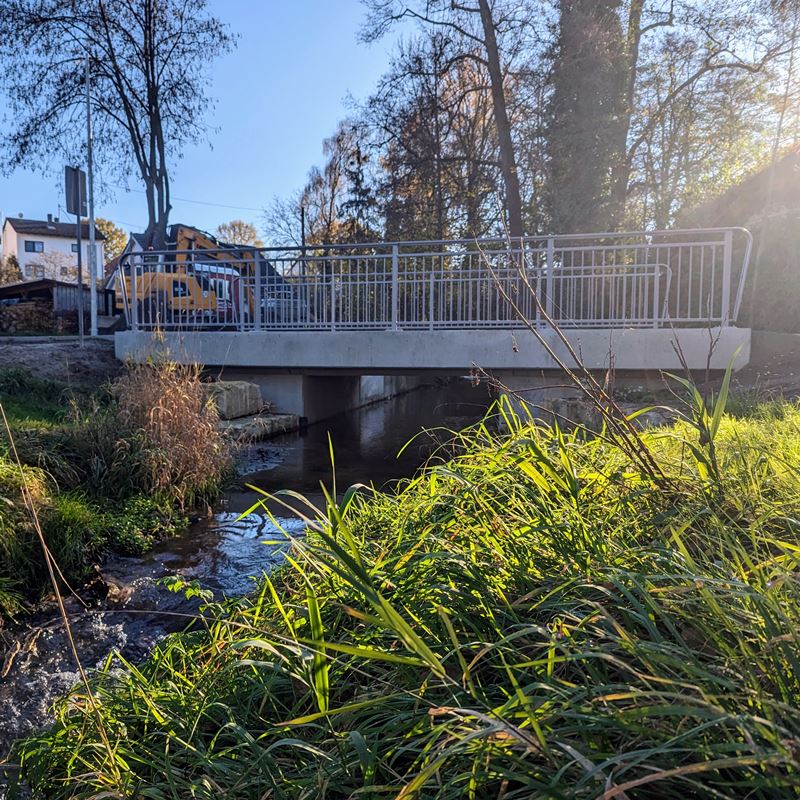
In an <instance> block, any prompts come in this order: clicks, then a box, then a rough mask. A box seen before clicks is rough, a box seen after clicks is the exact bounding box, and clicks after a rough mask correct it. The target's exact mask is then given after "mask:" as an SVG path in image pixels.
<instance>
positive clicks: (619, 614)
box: [14, 399, 800, 800]
mask: <svg viewBox="0 0 800 800" xmlns="http://www.w3.org/2000/svg"><path fill="white" fill-rule="evenodd" d="M722 406H724V399H723V400H722V402H721V404H720V401H717V404H716V405H715V406H713V405H712V407H710V408H708V409H706V408H702V409H699V410H698V409H697V408H695V409H694V410H693V411H692V412H691V413H689V414H687V419H688V421H686V422H680V423H678V424H677V425H676V426H674V427H672V428H670V429H663V430H649V431H647V432H645V433H644V434H643V442H644V444H645V445H646V446H647V448H648V449H649V452H650V453H651V454H652V456H653V458H654V459H655V460H656V462H657V464H658V467H659V469H660V472H661V473H663V475H664V476H665V480H664V481H663V482H655V481H654V479H653V477H652V476H651V475H650V474H647V473H645V472H644V471H643V470H642V469H640V468H639V467H637V466H636V463H638V462H636V463H634V462H632V459H631V458H630V456H629V455H626V454H625V452H623V451H622V450H621V449H620V448H619V447H617V446H615V445H614V444H612V443H611V442H610V441H608V440H607V439H605V438H604V437H603V435H600V436H597V437H592V438H587V437H583V436H581V435H580V434H579V433H577V432H575V433H566V432H564V431H561V430H559V429H557V428H542V427H536V426H533V425H530V424H527V423H525V422H524V421H520V420H519V419H517V418H515V417H513V415H512V414H511V413H510V412H508V411H507V410H506V411H505V412H504V413H505V417H506V420H505V422H506V426H507V428H508V431H509V432H508V434H507V435H504V436H502V437H501V436H498V435H496V434H495V433H494V432H493V430H492V429H491V428H490V427H489V426H488V425H487V424H482V425H479V426H477V427H475V428H474V429H471V430H469V431H466V432H464V433H463V434H461V436H460V437H459V439H458V440H457V442H456V445H457V451H458V455H456V456H455V457H453V458H451V459H450V460H449V461H447V462H446V463H439V464H431V465H429V466H428V467H427V468H425V469H424V470H422V471H420V472H419V474H417V475H416V476H415V477H414V478H413V479H411V480H409V481H406V482H404V483H401V484H399V485H398V487H397V489H396V490H395V491H392V492H389V493H383V494H376V493H373V492H372V491H371V490H367V489H363V488H362V489H360V490H357V489H348V490H347V491H346V492H344V494H340V495H337V494H336V493H335V491H332V492H331V494H330V495H329V496H328V502H327V505H326V508H324V509H319V510H314V509H312V508H310V507H309V518H316V519H317V520H318V521H317V522H316V523H315V525H314V528H315V530H314V531H312V532H311V533H310V534H309V535H308V536H307V537H306V538H300V539H295V540H294V542H293V545H292V548H291V551H290V554H289V557H288V559H287V563H286V565H285V566H284V567H283V568H282V569H281V570H279V571H278V572H277V573H275V574H274V575H272V576H271V577H264V578H263V580H262V582H261V585H260V590H259V592H258V593H256V594H255V595H254V596H252V597H250V598H246V599H244V600H241V601H238V602H233V603H228V604H225V605H209V606H208V607H207V608H206V613H205V617H204V627H201V628H198V627H197V626H196V627H195V628H193V629H191V630H189V631H187V632H185V633H183V634H178V635H174V636H172V637H170V638H168V639H166V640H165V641H163V642H162V643H160V644H159V645H158V646H157V647H156V649H155V651H154V653H153V654H152V656H151V657H150V658H149V659H147V660H146V661H145V662H144V663H143V664H141V665H138V666H135V665H132V664H126V663H125V662H124V661H123V660H122V659H120V658H112V659H109V662H108V663H107V664H106V666H105V668H104V669H101V670H100V671H99V674H97V675H96V677H95V678H94V681H93V695H94V697H95V698H96V700H97V703H98V704H99V708H100V714H101V719H102V725H103V727H104V729H105V731H106V733H107V735H108V737H109V739H110V742H111V747H112V751H113V759H114V763H113V764H111V763H109V756H108V755H107V753H106V751H105V750H104V749H103V748H102V747H101V746H100V742H101V739H100V736H99V731H98V722H97V720H96V718H95V717H94V716H93V714H92V712H91V711H90V708H89V704H88V702H87V697H86V696H85V691H84V690H83V689H82V688H76V689H74V690H73V691H72V692H71V693H70V695H69V696H68V697H67V698H65V699H64V700H63V702H61V703H60V704H59V706H58V708H57V721H56V724H55V726H54V727H53V728H52V729H51V730H49V731H46V732H44V733H42V734H40V735H38V736H35V737H32V738H30V739H28V740H26V741H24V742H22V743H20V744H19V745H18V747H17V748H16V751H15V753H14V757H15V758H16V759H17V760H18V761H19V763H20V764H21V767H22V770H21V774H22V775H23V776H24V778H25V779H26V780H27V781H29V782H30V785H31V786H32V788H33V790H34V792H36V793H38V794H39V795H41V796H44V797H53V798H61V797H63V798H66V797H76V798H90V797H101V796H114V797H121V796H136V797H149V798H184V797H197V798H211V797H223V796H224V797H227V798H263V797H270V798H276V799H278V798H331V799H333V798H373V799H374V798H384V797H387V798H388V797H391V798H404V799H407V798H441V799H442V800H444V798H502V799H503V800H511V799H512V798H604V799H605V800H611V798H622V800H624V799H625V798H628V800H634V798H638V799H642V798H664V799H665V800H666V799H667V798H680V799H681V800H685V798H694V797H697V798H740V797H748V798H754V799H755V798H757V799H759V800H766V799H767V798H770V799H771V798H784V797H789V796H795V795H796V793H797V791H798V789H799V788H800V772H798V769H799V768H800V647H798V645H800V641H799V640H800V569H799V568H798V567H799V566H800V521H798V520H800V473H798V464H800V407H799V406H797V405H790V404H786V403H773V404H770V405H769V406H768V407H765V408H762V409H757V410H756V411H755V412H754V413H753V414H751V415H750V416H746V417H733V416H730V415H724V414H722ZM696 412H698V413H699V412H702V413H701V414H700V417H702V419H700V417H698V414H697V413H696ZM708 436H710V437H711V439H712V441H711V442H709V441H708V440H706V441H703V438H702V437H708ZM711 445H713V458H712V456H711V454H710V447H711Z"/></svg>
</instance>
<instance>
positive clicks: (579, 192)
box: [548, 0, 622, 233]
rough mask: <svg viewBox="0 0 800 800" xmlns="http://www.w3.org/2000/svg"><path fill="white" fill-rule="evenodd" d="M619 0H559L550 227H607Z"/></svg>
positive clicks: (573, 230) (619, 46)
mask: <svg viewBox="0 0 800 800" xmlns="http://www.w3.org/2000/svg"><path fill="white" fill-rule="evenodd" d="M619 8H620V0H561V3H560V11H561V15H560V20H559V33H558V42H557V46H556V57H555V69H554V71H553V94H552V99H551V108H552V116H551V119H550V125H549V130H548V140H549V145H550V146H549V151H550V181H549V192H548V195H549V197H550V214H551V221H552V226H553V230H554V231H556V232H558V233H576V232H585V231H597V230H604V229H605V219H606V218H607V205H608V199H609V182H610V175H609V173H610V163H611V160H612V156H613V153H614V133H615V131H614V127H615V125H616V124H617V113H618V111H619V109H618V98H619V78H620V74H621V67H620V64H619V58H620V55H619V54H620V53H621V52H622V28H621V25H620V18H619Z"/></svg>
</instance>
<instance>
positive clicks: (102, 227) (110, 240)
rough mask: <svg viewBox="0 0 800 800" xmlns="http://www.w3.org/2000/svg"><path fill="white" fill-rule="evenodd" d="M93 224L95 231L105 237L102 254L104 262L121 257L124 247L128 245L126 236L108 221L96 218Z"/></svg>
mask: <svg viewBox="0 0 800 800" xmlns="http://www.w3.org/2000/svg"><path fill="white" fill-rule="evenodd" d="M94 224H95V227H96V228H97V230H98V231H100V233H102V234H103V236H104V237H105V241H104V242H103V252H104V253H105V257H106V261H112V260H113V259H115V258H116V257H117V256H119V255H122V251H123V250H124V249H125V245H126V244H128V234H127V233H125V231H124V230H123V229H122V228H120V227H119V226H118V225H115V224H114V223H113V222H112V221H111V220H110V219H103V218H102V217H97V219H95V221H94Z"/></svg>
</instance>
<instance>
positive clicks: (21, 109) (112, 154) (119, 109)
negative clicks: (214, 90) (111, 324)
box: [0, 0, 234, 249]
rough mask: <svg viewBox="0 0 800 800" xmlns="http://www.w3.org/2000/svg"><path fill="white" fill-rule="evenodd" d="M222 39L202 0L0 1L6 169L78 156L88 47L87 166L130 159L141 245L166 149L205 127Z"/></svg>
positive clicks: (150, 230)
mask: <svg viewBox="0 0 800 800" xmlns="http://www.w3.org/2000/svg"><path fill="white" fill-rule="evenodd" d="M233 44H234V39H233V38H232V36H231V35H230V33H229V32H228V30H227V28H226V27H225V26H224V25H223V24H222V23H221V22H220V21H219V20H217V19H216V18H215V17H213V16H211V15H210V14H208V12H207V8H206V0H0V67H2V69H0V85H2V88H3V89H4V90H5V95H6V98H7V101H8V103H9V109H8V111H9V113H8V117H7V118H8V119H9V120H11V128H10V130H9V131H8V132H7V134H6V135H5V136H4V137H3V138H2V140H1V142H0V144H2V149H3V150H4V151H5V154H6V159H5V168H6V170H7V171H10V170H13V169H14V168H16V167H18V166H24V167H27V168H30V167H31V166H33V165H37V164H40V163H41V164H42V165H43V167H44V168H50V167H52V166H53V162H55V163H56V164H57V165H58V167H59V168H60V167H61V164H62V163H64V162H67V163H83V162H84V161H85V157H84V154H83V140H84V137H85V124H86V123H85V105H84V104H85V85H84V77H83V75H84V68H83V59H84V54H85V53H86V52H88V53H89V56H90V58H89V71H90V80H91V87H92V101H91V105H92V113H93V116H94V137H95V143H96V153H97V159H98V166H99V167H100V168H101V169H102V167H103V166H104V165H105V166H107V167H108V168H109V169H110V168H113V169H114V170H115V172H116V174H117V175H118V174H119V169H120V164H122V166H123V169H125V170H126V171H130V169H131V168H134V169H135V171H136V173H137V174H138V176H139V178H140V179H141V181H142V183H143V184H144V191H145V197H146V201H147V214H148V224H147V229H146V231H145V237H146V240H147V244H149V245H151V246H152V247H154V248H155V249H161V248H163V246H164V243H165V239H166V229H167V222H168V218H169V213H170V209H171V204H170V163H171V160H172V159H174V158H176V157H177V156H178V155H179V154H180V151H181V149H182V148H183V146H185V145H186V144H188V143H193V142H198V141H200V140H202V139H203V138H204V137H205V134H206V128H205V126H204V124H203V122H202V119H203V116H204V112H206V111H207V109H208V107H209V105H210V101H209V97H208V92H207V88H206V87H207V86H208V80H207V72H208V68H209V65H210V62H211V59H210V58H209V54H214V55H217V56H218V55H221V54H224V53H225V52H227V51H229V50H230V49H231V47H232V46H233ZM119 179H120V178H117V180H119Z"/></svg>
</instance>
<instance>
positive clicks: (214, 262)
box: [107, 224, 260, 325]
mask: <svg viewBox="0 0 800 800" xmlns="http://www.w3.org/2000/svg"><path fill="white" fill-rule="evenodd" d="M169 253H174V256H173V257H169V255H168V254H169ZM165 255H166V258H165ZM258 263H260V259H259V255H258V251H257V249H256V248H254V247H247V246H240V245H229V244H224V243H221V242H219V241H217V240H216V239H215V238H214V237H213V236H212V235H211V234H208V233H205V232H204V231H201V230H199V229H197V228H193V227H191V226H189V225H183V224H176V225H172V226H170V228H169V229H168V231H167V251H166V253H159V254H158V255H157V256H156V255H155V254H153V256H148V252H147V250H145V249H144V248H143V247H142V246H141V240H140V238H139V237H137V236H135V235H134V236H132V237H131V240H130V241H129V243H128V247H126V251H125V252H124V253H123V255H122V256H121V257H120V262H119V264H118V266H117V268H116V270H115V273H114V274H113V276H112V278H111V279H110V280H109V282H108V284H107V286H108V288H113V289H114V290H115V292H116V306H117V310H118V312H119V313H121V314H124V315H125V316H126V318H127V319H128V321H130V320H132V319H136V320H137V321H138V322H140V323H145V324H148V323H149V324H153V323H160V324H165V325H170V324H183V323H186V324H189V323H192V322H197V321H207V320H210V321H217V322H221V323H223V324H224V323H226V322H227V323H232V322H236V321H238V320H240V319H241V318H242V315H243V314H244V315H252V313H253V309H252V305H253V298H252V297H251V296H250V293H249V292H248V293H247V295H244V293H242V292H241V291H239V285H238V284H239V282H240V281H241V280H242V277H243V276H246V275H248V274H251V273H252V271H253V269H254V265H255V264H258ZM132 265H135V266H134V267H133V268H134V269H135V270H136V272H137V280H136V285H135V287H134V286H133V285H132V281H131V269H132ZM240 306H244V307H240Z"/></svg>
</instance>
